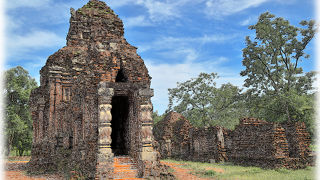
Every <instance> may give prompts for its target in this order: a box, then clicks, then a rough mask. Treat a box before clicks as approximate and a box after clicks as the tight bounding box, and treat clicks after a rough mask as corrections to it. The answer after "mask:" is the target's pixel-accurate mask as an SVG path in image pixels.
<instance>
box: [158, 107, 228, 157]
mask: <svg viewBox="0 0 320 180" xmlns="http://www.w3.org/2000/svg"><path fill="white" fill-rule="evenodd" d="M224 131H225V129H223V128H221V127H208V128H195V127H193V126H192V125H191V124H190V122H189V121H188V120H187V119H186V118H185V117H184V116H182V115H181V114H179V113H176V112H169V113H168V114H167V115H166V117H165V118H164V119H163V120H161V121H160V122H158V123H157V124H156V125H155V127H154V131H153V132H154V136H155V139H156V140H157V141H158V143H159V145H158V150H159V152H160V154H161V158H175V159H183V160H191V161H203V162H209V161H210V159H211V161H212V160H213V161H216V162H220V161H225V160H226V159H227V157H226V149H225V147H224V146H225V145H224V135H223V133H224Z"/></svg>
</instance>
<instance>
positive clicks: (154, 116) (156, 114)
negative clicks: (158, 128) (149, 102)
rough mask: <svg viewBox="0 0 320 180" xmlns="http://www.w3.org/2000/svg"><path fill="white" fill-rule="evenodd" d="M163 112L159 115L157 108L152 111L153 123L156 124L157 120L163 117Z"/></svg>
mask: <svg viewBox="0 0 320 180" xmlns="http://www.w3.org/2000/svg"><path fill="white" fill-rule="evenodd" d="M164 116H165V114H162V115H159V112H158V110H156V111H155V112H153V113H152V119H153V125H156V124H157V123H158V122H159V121H161V120H162V119H163V118H164Z"/></svg>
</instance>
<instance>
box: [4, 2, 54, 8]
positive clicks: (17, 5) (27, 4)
mask: <svg viewBox="0 0 320 180" xmlns="http://www.w3.org/2000/svg"><path fill="white" fill-rule="evenodd" d="M50 2H51V0H13V1H6V8H8V9H15V8H22V7H24V8H25V7H28V8H39V7H43V6H47V5H48V4H49V3H50Z"/></svg>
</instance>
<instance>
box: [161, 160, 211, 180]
mask: <svg viewBox="0 0 320 180" xmlns="http://www.w3.org/2000/svg"><path fill="white" fill-rule="evenodd" d="M161 163H163V164H165V165H167V166H170V167H171V168H172V169H173V170H174V172H173V174H174V175H175V176H176V177H177V178H178V179H179V180H209V178H200V177H197V176H195V175H192V174H190V171H192V169H187V168H181V167H180V166H181V165H183V164H177V163H171V162H164V161H161ZM210 180H212V178H210Z"/></svg>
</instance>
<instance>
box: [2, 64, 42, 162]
mask: <svg viewBox="0 0 320 180" xmlns="http://www.w3.org/2000/svg"><path fill="white" fill-rule="evenodd" d="M5 78H6V83H5V97H6V109H5V119H6V124H5V133H6V141H7V154H10V150H11V149H13V148H14V149H16V150H17V151H18V152H19V155H20V156H22V155H23V152H24V151H28V150H30V149H31V144H32V120H31V115H30V112H29V105H28V101H29V96H30V93H31V90H32V89H34V88H36V87H37V83H36V81H35V80H34V79H33V78H31V77H30V76H29V73H28V72H27V71H26V70H24V69H23V68H22V67H20V66H17V67H15V68H12V69H9V70H7V71H6V72H5Z"/></svg>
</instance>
